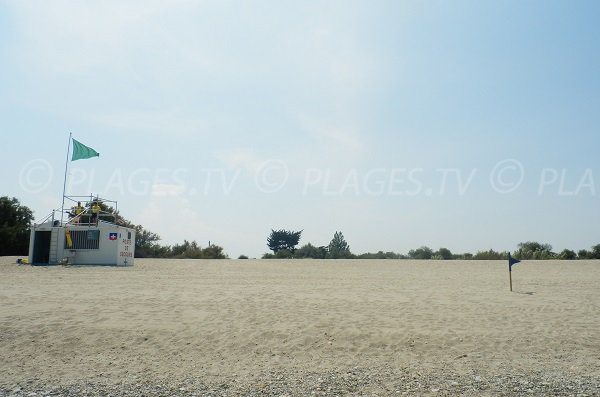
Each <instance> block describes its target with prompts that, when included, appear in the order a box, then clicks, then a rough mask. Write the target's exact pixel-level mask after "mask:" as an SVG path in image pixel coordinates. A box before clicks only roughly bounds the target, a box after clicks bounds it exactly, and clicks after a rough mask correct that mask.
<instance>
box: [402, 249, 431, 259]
mask: <svg viewBox="0 0 600 397" xmlns="http://www.w3.org/2000/svg"><path fill="white" fill-rule="evenodd" d="M408 257H409V258H410V259H431V258H432V257H433V250H432V249H431V248H429V247H425V246H423V247H420V248H417V249H416V250H410V251H408Z"/></svg>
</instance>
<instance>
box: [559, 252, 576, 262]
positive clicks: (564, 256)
mask: <svg viewBox="0 0 600 397" xmlns="http://www.w3.org/2000/svg"><path fill="white" fill-rule="evenodd" d="M558 259H566V260H572V259H577V254H576V253H575V251H571V250H569V249H564V250H563V251H562V252H561V253H560V254H559V255H558Z"/></svg>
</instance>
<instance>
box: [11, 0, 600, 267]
mask: <svg viewBox="0 0 600 397" xmlns="http://www.w3.org/2000/svg"><path fill="white" fill-rule="evenodd" d="M599 17H600V3H599V2H597V1H574V2H568V1H559V2H556V1H502V2H500V1H444V2H442V1H427V2H416V1H415V2H412V1H411V2H403V1H360V2H359V1H323V2H318V1H307V2H303V1H249V2H248V1H243V2H242V1H135V2H128V1H103V2H97V1H94V2H92V1H72V2H71V1H0V59H1V62H0V71H1V73H0V130H1V137H2V146H1V148H2V157H1V158H2V160H1V161H2V167H1V169H2V171H1V183H2V185H1V187H2V189H1V191H0V195H8V196H15V197H17V198H19V199H20V200H21V202H22V203H23V204H24V205H27V206H29V207H30V208H32V209H33V210H34V211H35V215H36V218H37V219H41V218H43V217H44V216H45V215H47V214H48V213H50V212H51V209H52V208H56V207H60V202H61V194H62V187H63V173H64V166H65V157H66V151H67V142H68V136H69V132H72V133H73V135H74V137H75V138H76V139H78V140H79V141H81V142H82V143H84V144H86V145H88V146H90V147H92V148H94V149H96V150H97V151H98V152H100V153H101V156H100V158H95V159H89V160H80V161H76V162H73V163H71V167H70V180H69V181H70V182H69V185H68V189H67V191H68V193H70V194H74V195H86V194H87V195H89V194H90V193H93V194H99V195H100V196H102V197H107V198H111V199H114V200H118V202H119V209H120V210H121V213H122V214H123V215H124V216H125V217H126V218H128V219H130V220H132V221H133V222H135V223H139V224H142V225H144V226H145V227H146V228H148V229H150V230H152V231H154V232H156V233H158V234H159V235H160V236H161V237H162V239H163V240H162V242H163V243H166V244H172V243H175V242H181V241H183V239H188V240H197V241H198V242H199V243H200V244H201V245H202V246H205V245H206V244H207V243H208V241H209V240H210V241H211V242H214V243H217V244H219V245H222V246H223V247H224V248H225V251H226V252H227V253H228V254H229V255H230V256H231V257H234V258H235V257H237V256H239V255H240V254H246V255H249V256H259V255H261V254H262V253H264V252H267V251H268V249H267V247H266V238H267V236H268V234H269V232H270V229H271V228H277V229H278V228H285V229H292V230H300V229H303V230H304V232H303V234H302V240H301V244H304V243H307V242H311V243H313V244H315V245H327V244H328V243H329V241H330V240H331V238H332V236H333V234H334V232H335V231H336V230H338V231H342V232H343V234H344V236H345V237H346V240H347V241H348V243H349V244H350V247H351V249H352V251H353V252H355V253H361V252H366V251H377V250H385V251H388V250H389V251H396V252H401V253H406V252H407V251H408V250H409V249H411V248H417V247H419V246H421V245H428V246H430V247H432V248H434V249H437V248H439V247H447V248H449V249H450V250H451V251H453V252H456V253H458V252H464V251H471V252H473V251H476V250H479V249H489V248H494V249H497V250H504V249H506V250H509V249H510V250H512V249H514V248H515V247H516V245H517V243H518V242H520V241H527V240H537V241H540V242H546V243H550V244H552V245H553V246H554V249H555V250H562V249H563V248H572V249H581V248H589V247H590V246H591V245H592V244H596V243H600V234H599V233H598V225H600V211H599V208H600V164H599V157H598V150H599V148H600V137H599V130H598V126H599V125H600V123H599V122H600V111H599V109H600V25H599V24H598V19H599Z"/></svg>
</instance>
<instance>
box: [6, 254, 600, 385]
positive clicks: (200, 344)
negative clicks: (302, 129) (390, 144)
mask: <svg viewBox="0 0 600 397" xmlns="http://www.w3.org/2000/svg"><path fill="white" fill-rule="evenodd" d="M15 259H16V258H14V257H3V258H0V357H1V359H0V369H1V371H0V396H9V395H15V396H21V395H23V396H33V395H38V396H42V395H147V396H151V395H182V396H192V395H197V396H200V395H232V396H234V395H277V396H283V395H288V396H292V395H308V396H310V395H379V396H382V395H432V396H442V395H446V396H454V395H473V396H480V395H489V396H495V395H540V396H542V395H543V396H547V395H573V396H576V395H588V396H592V395H600V261H544V262H536V261H524V262H522V263H520V264H518V265H517V266H515V267H514V269H513V283H514V284H513V285H514V292H512V293H511V292H509V287H508V269H507V265H506V262H503V261H502V262H495V261H489V262H488V261H407V260H399V261H395V260H377V261H361V260H350V261H334V260H328V261H318V260H288V261H278V260H220V261H210V260H158V259H156V260H137V261H136V264H135V266H134V267H129V268H115V267H65V266H52V267H31V266H21V265H16V264H15ZM31 393H36V394H31Z"/></svg>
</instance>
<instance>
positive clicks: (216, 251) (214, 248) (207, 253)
mask: <svg viewBox="0 0 600 397" xmlns="http://www.w3.org/2000/svg"><path fill="white" fill-rule="evenodd" d="M202 258H203V259H227V255H225V254H224V253H223V247H220V246H218V245H215V244H211V245H209V246H208V247H206V248H203V249H202Z"/></svg>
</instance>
